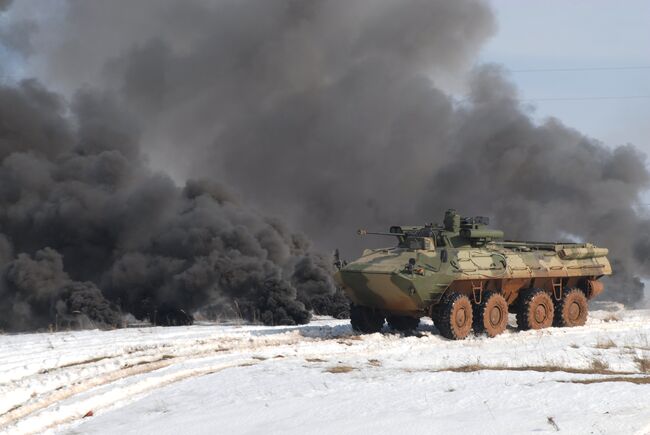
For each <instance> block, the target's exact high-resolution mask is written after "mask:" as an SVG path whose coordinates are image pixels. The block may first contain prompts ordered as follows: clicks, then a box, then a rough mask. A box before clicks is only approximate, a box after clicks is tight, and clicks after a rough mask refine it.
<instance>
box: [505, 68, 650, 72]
mask: <svg viewBox="0 0 650 435" xmlns="http://www.w3.org/2000/svg"><path fill="white" fill-rule="evenodd" d="M635 70H650V66H603V67H585V68H530V69H511V70H508V71H509V72H512V73H537V72H579V71H635Z"/></svg>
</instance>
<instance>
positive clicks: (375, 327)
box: [350, 305, 384, 334]
mask: <svg viewBox="0 0 650 435" xmlns="http://www.w3.org/2000/svg"><path fill="white" fill-rule="evenodd" d="M350 323H351V324H352V329H354V330H355V331H357V332H362V333H364V334H373V333H375V332H379V331H381V328H383V326H384V315H383V314H381V313H380V312H379V311H376V310H374V309H372V308H369V307H363V306H361V305H351V306H350Z"/></svg>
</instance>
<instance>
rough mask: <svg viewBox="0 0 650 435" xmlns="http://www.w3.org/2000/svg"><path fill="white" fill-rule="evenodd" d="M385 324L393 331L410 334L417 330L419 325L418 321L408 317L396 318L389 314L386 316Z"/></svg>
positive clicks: (396, 316)
mask: <svg viewBox="0 0 650 435" xmlns="http://www.w3.org/2000/svg"><path fill="white" fill-rule="evenodd" d="M386 322H388V326H390V328H391V329H393V330H395V331H400V332H411V331H415V330H416V329H418V325H420V319H418V318H416V317H410V316H398V315H393V314H389V315H387V316H386Z"/></svg>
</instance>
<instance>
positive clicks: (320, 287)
mask: <svg viewBox="0 0 650 435" xmlns="http://www.w3.org/2000/svg"><path fill="white" fill-rule="evenodd" d="M0 102H2V104H1V105H0V119H2V120H3V123H2V126H1V127H0V159H2V164H1V165H0V228H2V230H3V232H4V234H2V235H1V237H0V242H1V243H0V248H1V249H0V254H1V256H2V259H3V261H4V262H3V264H4V275H5V283H4V285H3V286H2V288H1V289H0V299H1V300H2V304H0V327H2V328H6V329H16V330H23V329H31V328H39V327H46V326H47V325H50V324H52V323H53V322H54V321H58V320H59V319H60V320H64V321H65V320H69V319H70V318H71V316H72V315H73V314H75V313H76V314H83V315H85V316H86V317H87V318H88V319H89V320H91V321H92V322H95V323H96V324H100V325H102V324H103V325H119V323H120V320H119V318H120V317H119V309H122V310H124V311H126V312H129V313H132V314H133V315H135V316H136V317H138V318H147V317H148V318H151V319H152V320H153V319H158V320H160V321H163V322H164V323H167V322H168V321H169V316H170V315H171V316H172V317H173V318H177V316H176V315H175V314H173V313H172V314H170V313H169V308H167V307H172V309H173V308H176V309H183V310H187V311H194V310H199V309H202V308H206V307H211V309H212V311H211V312H210V314H211V315H213V316H223V317H234V316H241V317H243V318H246V319H249V320H253V321H260V322H263V323H266V324H293V323H305V322H307V321H308V320H309V317H310V313H309V311H308V310H307V309H306V308H305V305H304V303H303V302H301V301H304V302H306V303H309V301H310V300H311V299H312V298H313V297H320V296H323V295H327V296H329V297H336V294H335V289H334V286H333V284H332V282H331V278H330V275H331V267H330V266H329V264H328V262H327V261H325V260H323V259H321V258H320V257H319V255H318V254H317V253H314V252H312V251H311V249H310V247H309V243H308V242H307V240H306V239H305V238H304V237H302V236H300V235H297V234H293V233H291V232H290V231H288V229H287V228H286V227H285V226H284V225H283V224H282V223H281V222H279V221H277V220H275V219H271V218H268V217H265V216H263V215H261V214H259V213H257V212H255V211H254V210H252V209H250V208H246V207H244V206H242V205H240V204H239V203H238V202H237V201H236V199H235V198H234V197H233V196H232V195H231V194H230V193H229V192H228V191H227V189H224V188H223V187H222V186H220V185H218V184H217V183H215V182H212V181H209V180H205V179H198V180H197V179H193V180H188V181H187V183H186V184H185V187H184V188H179V187H177V186H176V185H175V184H174V182H173V181H172V180H171V179H170V178H169V177H167V176H166V175H163V174H160V173H155V172H152V171H151V170H150V169H148V168H147V166H146V165H145V162H144V158H143V156H142V154H141V153H140V151H139V148H138V140H139V139H138V138H139V130H138V128H137V126H136V125H134V124H133V123H132V122H131V121H130V117H129V116H128V114H127V113H123V112H121V111H120V109H119V108H118V107H117V106H116V105H115V104H114V103H113V101H112V99H111V98H110V97H108V96H106V95H105V94H98V93H94V92H87V91H83V92H80V93H78V94H77V95H76V97H75V98H74V100H73V102H72V104H70V105H67V104H65V102H64V101H63V100H62V99H61V98H60V97H59V96H57V95H56V94H53V93H51V92H49V91H47V90H46V89H44V88H43V87H42V86H41V85H39V84H38V83H36V82H34V81H24V82H22V83H20V84H19V85H18V86H14V87H7V86H4V87H0ZM68 109H69V110H71V113H70V114H67V113H66V111H67V110H68ZM32 252H33V253H34V254H33V255H31V254H30V253H32ZM14 253H18V254H17V256H16V257H15V259H13V256H14ZM100 289H101V290H100ZM339 297H340V295H339ZM109 301H110V302H109Z"/></svg>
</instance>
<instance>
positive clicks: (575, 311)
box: [569, 302, 580, 320]
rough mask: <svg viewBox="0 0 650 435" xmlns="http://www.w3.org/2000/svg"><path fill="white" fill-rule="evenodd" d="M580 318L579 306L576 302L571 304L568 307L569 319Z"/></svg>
mask: <svg viewBox="0 0 650 435" xmlns="http://www.w3.org/2000/svg"><path fill="white" fill-rule="evenodd" d="M578 317H580V305H578V303H577V302H573V303H572V304H571V305H569V319H571V320H576V319H577V318H578Z"/></svg>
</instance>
